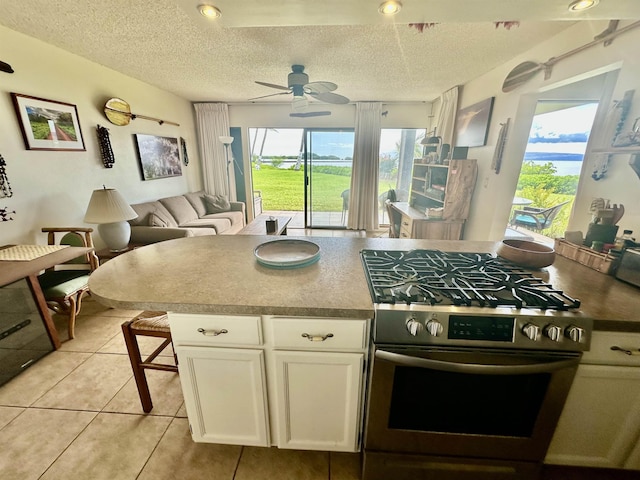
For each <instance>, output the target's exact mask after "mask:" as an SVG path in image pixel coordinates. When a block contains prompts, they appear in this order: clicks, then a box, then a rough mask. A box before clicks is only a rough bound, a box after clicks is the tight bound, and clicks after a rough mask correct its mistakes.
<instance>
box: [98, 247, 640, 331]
mask: <svg viewBox="0 0 640 480" xmlns="http://www.w3.org/2000/svg"><path fill="white" fill-rule="evenodd" d="M288 238H298V239H301V238H302V237H288ZM305 239H306V240H309V241H312V242H314V243H316V244H317V245H319V246H320V249H321V254H320V260H319V261H318V262H317V263H315V264H313V265H310V266H307V267H304V268H299V269H286V270H281V269H272V268H268V267H264V266H262V265H260V264H258V263H257V261H256V259H255V257H254V255H253V250H254V249H255V247H257V246H258V245H260V244H261V243H264V242H267V241H273V240H274V239H273V237H272V236H231V235H220V236H204V237H191V238H181V239H176V240H170V241H165V242H160V243H156V244H153V245H147V246H145V247H141V248H138V249H135V250H133V251H131V252H127V253H125V254H123V255H120V256H118V257H116V258H114V259H112V260H110V261H109V262H106V263H105V264H104V265H102V266H100V267H99V268H98V269H97V270H96V271H95V272H94V273H93V274H92V275H91V278H90V281H89V287H90V289H91V294H92V296H93V297H94V298H96V299H97V300H98V301H100V302H101V303H103V304H105V305H107V306H110V307H114V308H125V309H144V310H165V311H173V312H182V313H216V314H234V315H247V314H258V315H290V316H323V317H343V318H372V317H373V313H374V311H373V304H372V301H371V296H370V294H369V289H368V286H367V281H366V278H365V274H364V269H363V267H362V263H361V259H360V255H359V253H360V250H362V249H365V248H367V249H393V250H410V249H415V248H425V249H436V250H443V251H461V252H493V251H494V250H495V246H496V244H495V243H493V242H470V241H455V240H454V241H451V240H408V239H395V238H349V237H305ZM535 274H536V275H539V276H541V277H542V278H544V279H547V278H548V281H549V283H551V284H552V285H553V286H554V287H556V288H558V289H561V290H563V291H564V292H565V293H566V294H567V295H569V296H571V297H573V298H578V299H580V300H581V302H582V304H581V307H580V310H581V311H582V313H583V314H584V315H586V316H589V317H591V318H593V319H594V326H595V328H596V329H598V330H624V331H638V332H640V312H639V311H638V310H639V309H638V308H637V305H638V299H639V298H640V295H639V294H640V289H638V288H636V287H633V286H631V285H627V284H625V283H624V282H621V281H619V280H616V279H615V278H614V277H612V276H609V275H604V274H602V273H599V272H596V271H594V270H591V269H589V268H587V267H585V266H583V265H580V264H578V263H575V262H573V261H571V260H569V259H566V258H563V257H560V256H557V257H556V261H555V262H554V264H553V265H552V266H550V267H547V268H546V269H543V270H541V271H539V272H536V273H535Z"/></svg>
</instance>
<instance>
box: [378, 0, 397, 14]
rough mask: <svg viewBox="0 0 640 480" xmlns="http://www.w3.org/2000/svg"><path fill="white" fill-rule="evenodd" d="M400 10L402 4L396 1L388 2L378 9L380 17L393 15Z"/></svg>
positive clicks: (389, 0) (390, 0)
mask: <svg viewBox="0 0 640 480" xmlns="http://www.w3.org/2000/svg"><path fill="white" fill-rule="evenodd" d="M401 9H402V4H401V3H400V2H398V1H397V0H388V1H386V2H384V3H382V4H381V5H380V6H379V7H378V12H380V13H381V14H382V15H395V14H396V13H398V12H399V11H400V10H401Z"/></svg>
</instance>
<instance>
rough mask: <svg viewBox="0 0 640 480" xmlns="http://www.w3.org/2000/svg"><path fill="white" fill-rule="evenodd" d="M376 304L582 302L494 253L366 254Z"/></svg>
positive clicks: (566, 305) (544, 305) (557, 305)
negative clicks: (493, 254)
mask: <svg viewBox="0 0 640 480" xmlns="http://www.w3.org/2000/svg"><path fill="white" fill-rule="evenodd" d="M361 255H362V261H363V264H364V268H365V272H366V275H367V280H368V282H369V289H370V291H371V295H372V297H373V301H374V302H375V303H392V304H396V303H406V304H424V305H456V306H465V305H467V306H477V307H493V308H495V307H513V308H539V309H555V310H568V309H571V308H578V307H579V306H580V301H579V300H576V299H573V298H571V297H569V296H567V295H565V294H564V293H563V292H562V291H561V290H557V289H554V288H553V287H552V286H551V285H550V284H548V283H545V282H544V280H542V279H540V278H537V277H535V276H533V275H531V273H529V272H527V271H526V270H522V269H521V268H520V267H518V266H516V265H514V264H511V263H509V262H507V261H506V260H502V259H500V258H497V257H494V256H492V255H491V254H488V253H467V252H464V253H463V252H441V251H439V250H410V251H400V250H363V251H362V252H361Z"/></svg>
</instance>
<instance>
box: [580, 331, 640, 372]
mask: <svg viewBox="0 0 640 480" xmlns="http://www.w3.org/2000/svg"><path fill="white" fill-rule="evenodd" d="M613 346H616V347H619V348H622V349H624V350H628V351H630V352H632V353H633V355H627V354H626V353H624V352H622V351H616V350H611V347H613ZM582 363H585V364H598V365H630V366H639V367H640V333H626V332H593V335H592V337H591V349H590V350H589V351H588V352H584V354H583V356H582Z"/></svg>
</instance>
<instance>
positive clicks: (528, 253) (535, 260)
mask: <svg viewBox="0 0 640 480" xmlns="http://www.w3.org/2000/svg"><path fill="white" fill-rule="evenodd" d="M496 253H497V254H498V256H499V257H502V258H504V259H507V260H509V261H511V262H513V263H515V264H516V265H520V266H522V267H529V268H542V267H548V266H549V265H551V264H552V263H553V261H554V260H555V259H556V251H555V250H554V249H553V248H552V247H549V246H547V245H543V244H542V243H536V242H530V241H528V240H513V239H508V240H502V242H500V244H499V245H498V248H497V250H496Z"/></svg>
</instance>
